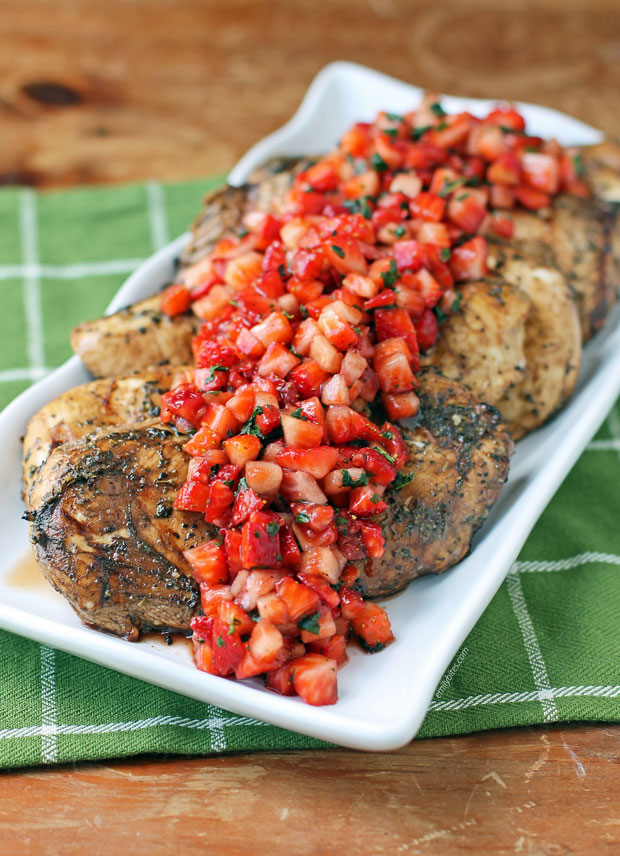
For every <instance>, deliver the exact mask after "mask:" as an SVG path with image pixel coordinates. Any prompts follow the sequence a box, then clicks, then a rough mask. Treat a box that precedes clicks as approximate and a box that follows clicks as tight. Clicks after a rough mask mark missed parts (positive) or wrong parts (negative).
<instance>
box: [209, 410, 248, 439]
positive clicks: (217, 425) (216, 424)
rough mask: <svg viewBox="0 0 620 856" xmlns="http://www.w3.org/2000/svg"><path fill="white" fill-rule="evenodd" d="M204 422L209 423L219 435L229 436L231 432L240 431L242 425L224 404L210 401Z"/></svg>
mask: <svg viewBox="0 0 620 856" xmlns="http://www.w3.org/2000/svg"><path fill="white" fill-rule="evenodd" d="M202 424H203V426H204V425H208V426H209V428H210V429H211V430H212V431H213V433H214V434H217V435H218V437H220V438H222V437H229V436H230V434H231V433H234V432H235V431H238V430H239V428H240V427H241V426H240V424H239V421H238V420H237V419H235V417H234V416H233V414H232V412H231V411H230V410H229V408H227V407H226V406H225V405H223V404H214V403H213V402H209V404H208V405H207V411H206V413H205V415H204V416H203V417H202Z"/></svg>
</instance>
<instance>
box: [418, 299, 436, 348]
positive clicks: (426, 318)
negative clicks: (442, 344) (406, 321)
mask: <svg viewBox="0 0 620 856" xmlns="http://www.w3.org/2000/svg"><path fill="white" fill-rule="evenodd" d="M415 332H416V336H417V338H418V344H419V346H420V350H422V351H427V350H428V349H429V348H432V347H433V345H434V344H435V342H436V341H437V335H438V333H439V325H438V323H437V318H436V316H435V313H434V312H433V311H432V310H430V309H425V310H424V312H423V313H422V315H421V316H420V317H419V318H418V319H417V320H416V322H415Z"/></svg>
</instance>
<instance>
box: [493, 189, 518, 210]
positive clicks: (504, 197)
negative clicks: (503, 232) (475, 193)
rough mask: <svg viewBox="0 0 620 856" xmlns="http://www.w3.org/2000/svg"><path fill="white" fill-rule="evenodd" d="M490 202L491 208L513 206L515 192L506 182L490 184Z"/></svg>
mask: <svg viewBox="0 0 620 856" xmlns="http://www.w3.org/2000/svg"><path fill="white" fill-rule="evenodd" d="M490 204H491V207H492V208H514V204H515V194H514V190H513V188H512V187H509V186H508V185H506V184H492V185H491V187H490Z"/></svg>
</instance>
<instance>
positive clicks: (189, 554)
mask: <svg viewBox="0 0 620 856" xmlns="http://www.w3.org/2000/svg"><path fill="white" fill-rule="evenodd" d="M183 557H184V558H185V560H186V561H187V562H188V563H189V565H190V566H191V569H192V573H193V574H194V578H195V579H196V581H197V582H199V583H209V585H219V584H220V583H227V582H228V566H227V564H226V554H225V552H224V548H223V547H222V545H221V544H220V543H219V542H218V541H207V542H206V543H205V544H199V545H198V546H197V547H192V548H190V549H189V550H183Z"/></svg>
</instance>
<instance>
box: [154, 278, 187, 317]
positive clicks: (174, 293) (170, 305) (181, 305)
mask: <svg viewBox="0 0 620 856" xmlns="http://www.w3.org/2000/svg"><path fill="white" fill-rule="evenodd" d="M191 305H192V296H191V294H190V293H189V291H188V290H187V288H186V287H185V286H184V285H181V283H176V284H174V285H170V286H168V288H167V289H166V290H165V291H163V292H162V295H161V310H162V312H164V313H165V314H166V315H169V316H170V317H173V316H174V315H181V314H182V313H183V312H187V310H188V309H189V307H190V306H191Z"/></svg>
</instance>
